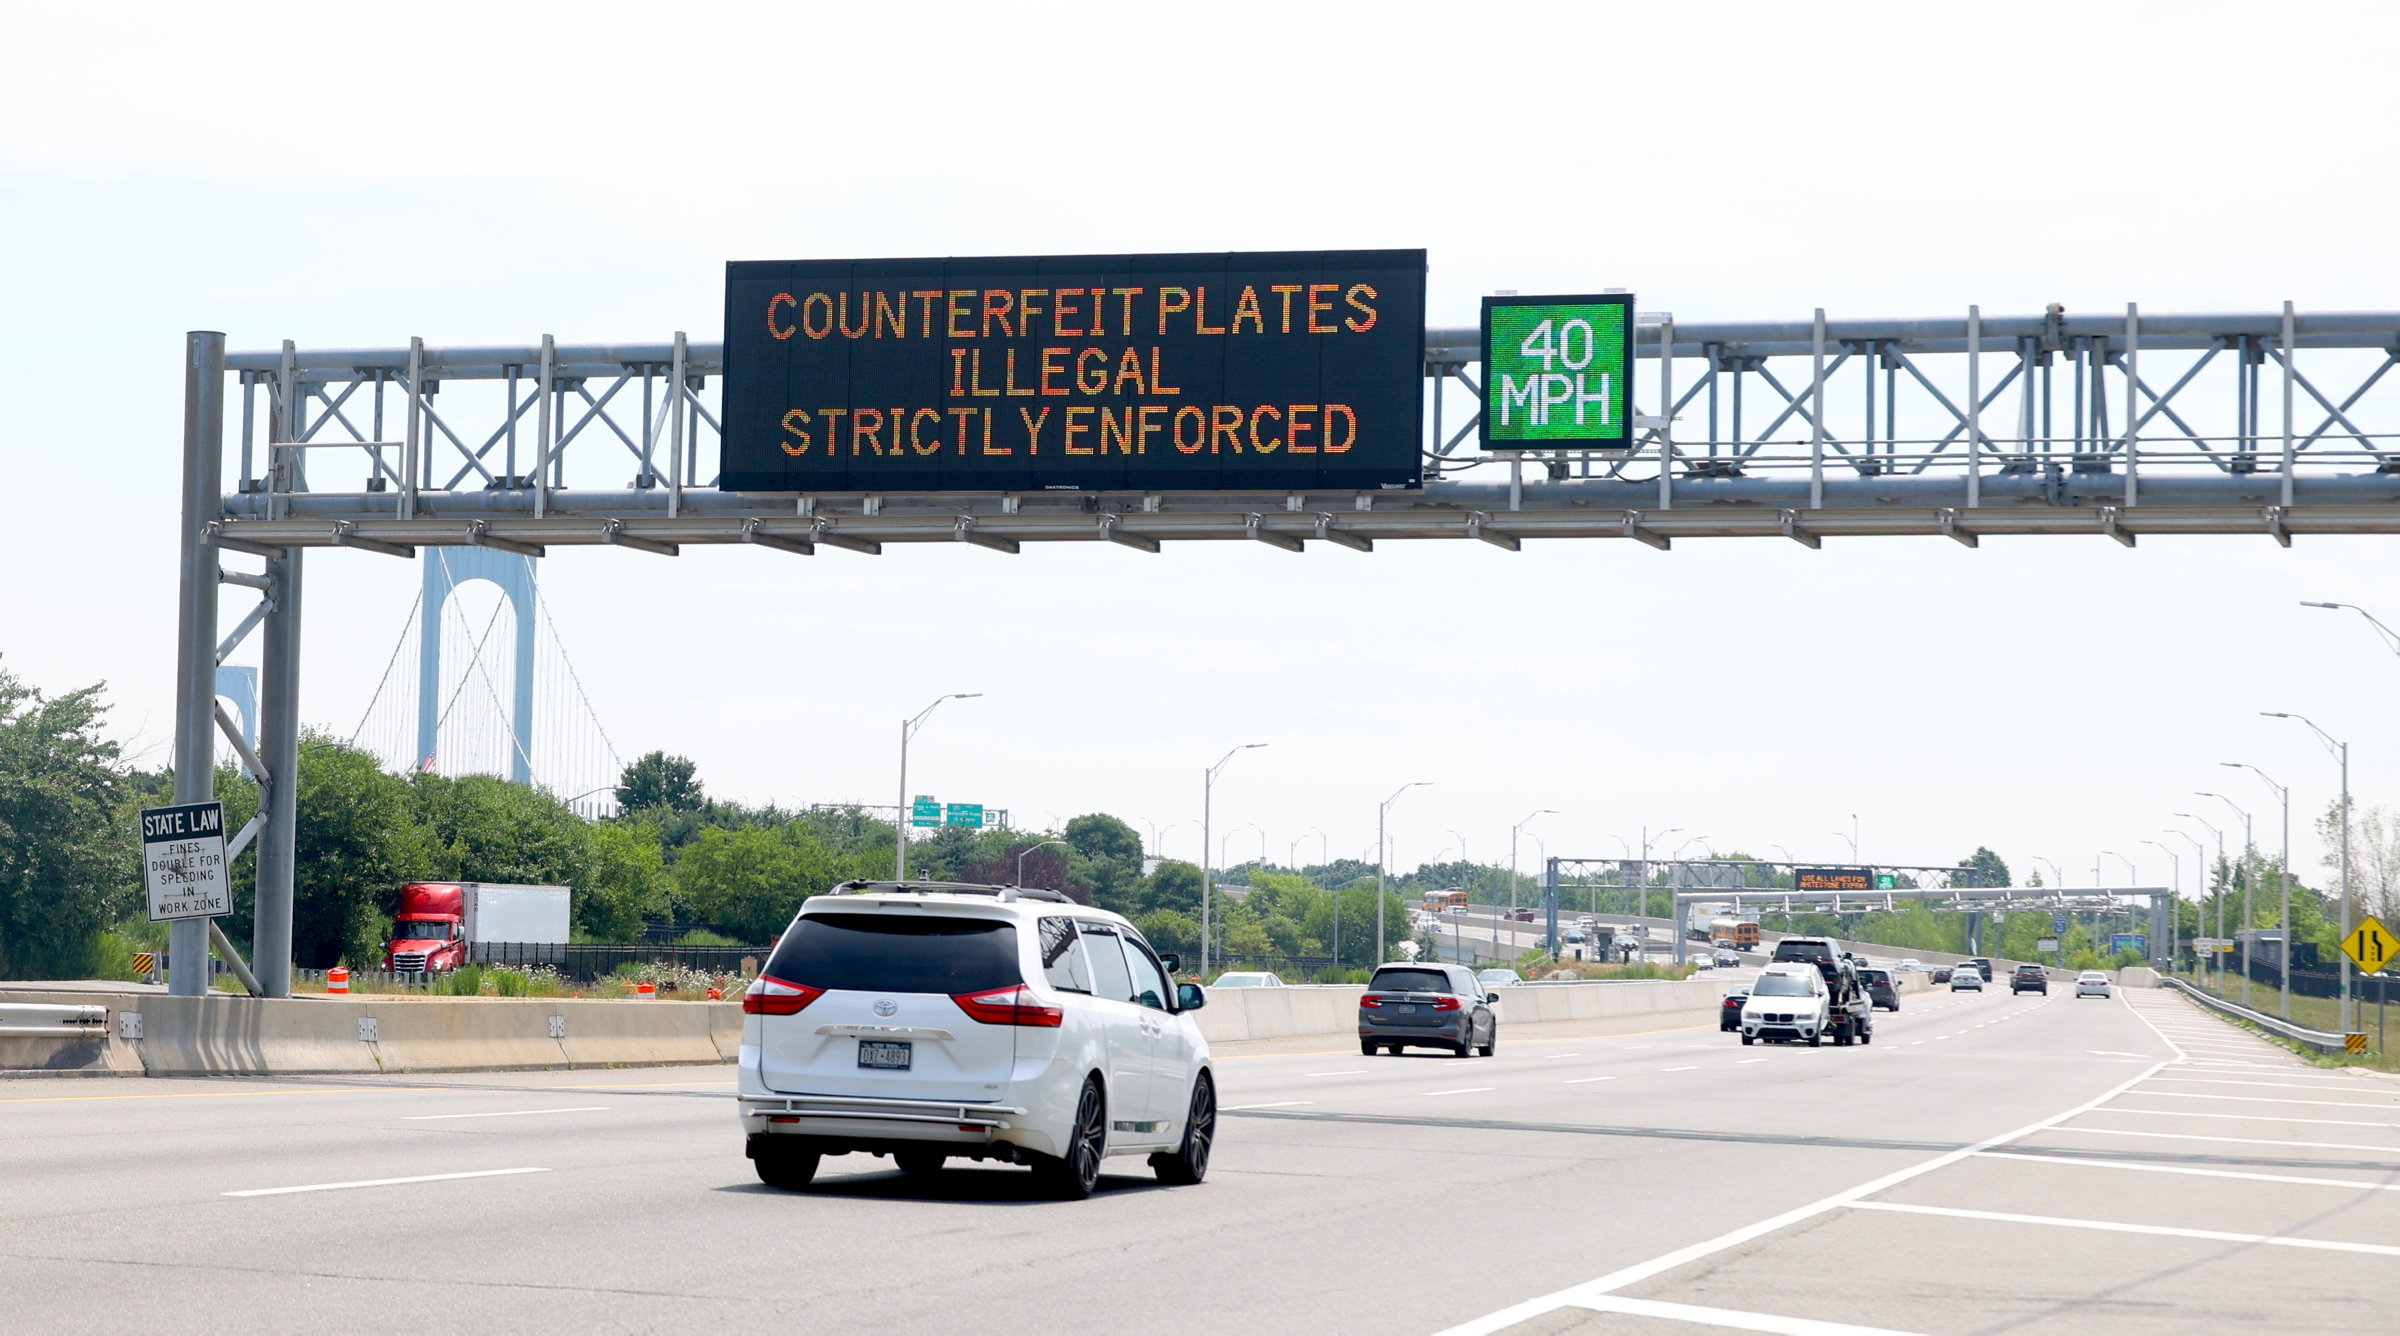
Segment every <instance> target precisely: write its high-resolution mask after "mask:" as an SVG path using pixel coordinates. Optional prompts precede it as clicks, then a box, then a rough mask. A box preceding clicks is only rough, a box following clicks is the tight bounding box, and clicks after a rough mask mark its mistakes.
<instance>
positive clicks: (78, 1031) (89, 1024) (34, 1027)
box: [0, 1002, 108, 1039]
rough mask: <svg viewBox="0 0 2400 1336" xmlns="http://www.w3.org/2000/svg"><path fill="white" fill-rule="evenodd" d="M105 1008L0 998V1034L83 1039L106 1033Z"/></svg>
mask: <svg viewBox="0 0 2400 1336" xmlns="http://www.w3.org/2000/svg"><path fill="white" fill-rule="evenodd" d="M107 1025H108V1008H106V1007H64V1006H51V1005H46V1004H42V1003H34V1002H0V1035H14V1036H26V1037H31V1038H37V1039H82V1038H89V1037H91V1036H94V1035H102V1034H106V1033H107V1029H106V1027H107Z"/></svg>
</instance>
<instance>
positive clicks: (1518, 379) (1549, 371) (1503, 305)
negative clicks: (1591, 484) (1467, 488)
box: [1483, 293, 1633, 450]
mask: <svg viewBox="0 0 2400 1336" xmlns="http://www.w3.org/2000/svg"><path fill="white" fill-rule="evenodd" d="M1632 358H1633V298H1632V296H1631V295H1629V294H1625V293H1609V294H1606V295H1603V296H1598V297H1486V298H1484V299H1483V374H1484V387H1483V388H1484V394H1483V443H1484V445H1485V446H1486V447H1487V448H1490V449H1495V450H1532V449H1553V448H1555V449H1582V450H1623V449H1628V448H1630V447H1631V446H1632V444H1633V435H1632V431H1631V422H1632V418H1631V413H1632V405H1631V403H1630V402H1629V401H1628V398H1627V395H1626V379H1627V375H1628V373H1629V372H1630V371H1631V369H1632Z"/></svg>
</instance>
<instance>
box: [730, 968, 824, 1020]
mask: <svg viewBox="0 0 2400 1336" xmlns="http://www.w3.org/2000/svg"><path fill="white" fill-rule="evenodd" d="M824 995H825V990H824V989H822V988H811V987H809V986H808V985H807V984H804V983H785V982H784V981H783V980H781V979H778V978H776V977H775V976H773V975H771V974H762V975H760V976H758V980H757V982H755V983H753V984H751V985H750V987H749V988H747V989H746V990H744V991H743V993H742V1014H743V1015H745V1016H791V1015H796V1014H798V1012H799V1011H800V1009H801V1008H803V1007H805V1006H807V1005H808V1004H809V1003H811V1002H814V1001H816V1000H817V999H818V998H820V997H823V996H824Z"/></svg>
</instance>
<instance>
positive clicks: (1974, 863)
mask: <svg viewBox="0 0 2400 1336" xmlns="http://www.w3.org/2000/svg"><path fill="white" fill-rule="evenodd" d="M1978 877H1980V878H1981V880H1980V881H1978V880H1976V879H1977V878H1978ZM1956 882H1957V884H1960V885H1976V886H2006V885H2009V884H2010V883H2009V880H2008V864H2006V863H2004V862H2002V861H2000V855H1998V854H1996V853H1993V852H1992V851H1991V850H1989V849H1986V848H1984V847H1983V846H1982V845H1980V844H1979V845H1976V846H1975V852H1974V853H1972V854H1970V855H1968V856H1967V857H1965V858H1963V859H1960V860H1959V864H1958V876H1957V878H1956Z"/></svg>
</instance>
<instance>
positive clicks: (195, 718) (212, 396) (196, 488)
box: [167, 330, 225, 997]
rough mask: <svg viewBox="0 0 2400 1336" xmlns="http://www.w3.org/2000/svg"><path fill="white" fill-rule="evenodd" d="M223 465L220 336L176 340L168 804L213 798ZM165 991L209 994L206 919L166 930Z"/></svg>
mask: <svg viewBox="0 0 2400 1336" xmlns="http://www.w3.org/2000/svg"><path fill="white" fill-rule="evenodd" d="M224 461H225V336H224V335H223V334H220V333H218V332H216V331H214V330H194V331H192V332H191V333H189V334H186V335H184V336H183V527H182V529H181V531H180V532H179V534H178V537H179V539H180V540H181V547H182V588H181V589H180V590H178V591H177V598H176V607H175V801H176V802H178V803H204V802H208V801H210V800H211V799H213V798H215V797H216V796H217V775H216V760H217V740H216V730H217V717H216V712H217V548H216V545H215V544H214V543H213V542H211V541H210V540H209V533H208V525H209V524H210V523H211V522H212V521H214V520H215V519H217V517H218V507H219V498H220V496H221V495H222V493H221V492H220V490H219V489H220V488H221V486H222V483H223V479H222V478H221V476H220V474H221V472H222V470H223V467H224ZM167 962H168V969H169V973H168V976H167V991H168V992H170V993H172V994H174V995H175V996H177V997H199V996H201V995H202V994H204V993H206V992H207V991H208V920H206V919H178V920H176V921H175V923H174V924H173V925H172V926H171V927H169V928H168V930H167Z"/></svg>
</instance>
